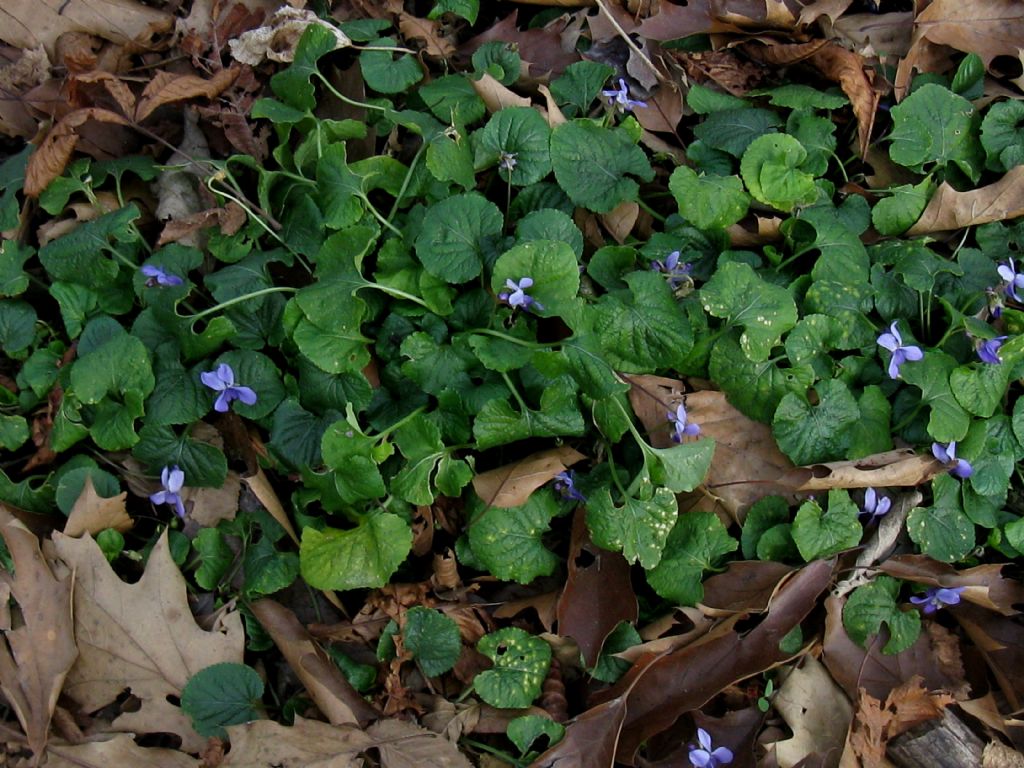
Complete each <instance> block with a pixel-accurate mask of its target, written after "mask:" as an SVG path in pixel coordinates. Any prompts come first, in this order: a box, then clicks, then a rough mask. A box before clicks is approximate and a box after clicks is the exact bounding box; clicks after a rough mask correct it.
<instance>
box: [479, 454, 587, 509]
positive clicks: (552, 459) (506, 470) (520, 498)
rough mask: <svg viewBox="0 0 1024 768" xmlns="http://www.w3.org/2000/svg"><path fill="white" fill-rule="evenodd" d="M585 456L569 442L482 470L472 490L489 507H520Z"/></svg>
mask: <svg viewBox="0 0 1024 768" xmlns="http://www.w3.org/2000/svg"><path fill="white" fill-rule="evenodd" d="M585 458H586V456H584V455H583V454H582V453H580V452H579V451H577V450H575V449H573V448H570V447H569V446H567V445H563V446H561V447H560V448H552V449H551V450H547V451H541V452H540V453H534V454H532V455H530V456H527V457H526V458H525V459H520V460H519V461H517V462H514V463H512V464H506V465H505V466H504V467H498V468H497V469H491V470H488V471H487V472H481V473H480V474H479V475H477V476H476V477H474V478H473V490H474V491H476V494H477V496H479V497H480V498H481V499H483V501H484V503H485V504H487V505H488V506H491V507H503V508H507V507H518V506H519V505H520V504H525V503H526V500H527V499H529V498H530V494H531V493H533V492H534V491H535V490H537V489H538V488H540V487H541V486H542V485H544V484H545V483H547V482H550V481H551V480H553V479H554V477H555V475H557V474H558V473H559V472H564V471H565V470H566V469H568V468H569V467H571V466H572V465H573V464H576V463H577V462H580V461H583V459H585Z"/></svg>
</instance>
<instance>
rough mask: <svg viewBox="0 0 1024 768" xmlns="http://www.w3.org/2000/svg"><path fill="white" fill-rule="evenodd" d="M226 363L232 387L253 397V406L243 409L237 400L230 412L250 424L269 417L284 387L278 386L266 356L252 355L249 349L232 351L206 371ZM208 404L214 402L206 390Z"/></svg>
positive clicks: (279, 400) (213, 393)
mask: <svg viewBox="0 0 1024 768" xmlns="http://www.w3.org/2000/svg"><path fill="white" fill-rule="evenodd" d="M223 363H226V364H227V365H230V366H231V370H233V371H234V372H235V383H236V384H238V385H240V386H246V387H249V388H250V389H252V390H253V391H254V392H255V393H256V403H255V404H253V405H246V404H245V403H243V402H242V401H240V400H236V401H235V402H233V403H232V404H231V409H232V410H233V411H234V412H235V413H237V414H239V415H240V416H244V417H245V418H247V419H252V420H254V421H256V420H258V419H262V418H263V417H264V416H267V415H269V414H270V413H271V412H273V410H274V409H275V408H276V407H277V405H278V403H280V402H281V400H283V399H284V395H285V391H284V385H283V384H282V383H281V374H280V372H279V371H278V370H277V366H275V365H274V363H273V361H272V360H271V359H270V358H269V357H267V356H266V355H264V354H262V353H260V352H253V351H252V350H249V349H242V350H232V351H230V352H225V353H224V354H223V355H221V356H220V357H218V358H217V359H216V360H215V361H214V362H213V363H212V364H211V365H210V368H209V370H216V369H217V367H218V366H220V365H221V364H223ZM208 392H209V397H210V403H211V405H212V403H213V401H214V400H215V397H216V393H215V392H213V391H212V390H208Z"/></svg>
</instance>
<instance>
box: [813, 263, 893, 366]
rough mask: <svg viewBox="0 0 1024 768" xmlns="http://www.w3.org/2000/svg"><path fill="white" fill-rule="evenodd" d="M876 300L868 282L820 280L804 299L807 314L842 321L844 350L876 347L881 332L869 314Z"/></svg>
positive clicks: (842, 346)
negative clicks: (866, 314) (829, 316)
mask: <svg viewBox="0 0 1024 768" xmlns="http://www.w3.org/2000/svg"><path fill="white" fill-rule="evenodd" d="M872 298H873V294H872V290H871V286H869V285H868V284H867V283H846V282H836V281H834V280H817V281H815V282H814V283H812V284H811V287H810V288H809V289H808V290H807V294H806V295H805V296H804V306H803V310H804V312H806V313H808V314H815V313H817V314H829V315H831V316H832V317H833V318H834V319H835V320H838V321H839V328H840V329H841V334H840V342H841V347H840V348H841V349H856V348H857V347H864V346H868V345H871V344H874V342H875V340H876V338H877V337H878V332H877V331H876V330H875V326H874V324H873V323H872V321H870V320H868V318H867V317H866V316H865V313H866V312H868V311H870V308H871V301H872Z"/></svg>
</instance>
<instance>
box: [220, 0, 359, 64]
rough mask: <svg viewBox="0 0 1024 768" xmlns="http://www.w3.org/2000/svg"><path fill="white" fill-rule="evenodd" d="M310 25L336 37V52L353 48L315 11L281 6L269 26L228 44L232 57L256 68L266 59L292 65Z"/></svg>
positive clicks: (338, 31) (243, 34)
mask: <svg viewBox="0 0 1024 768" xmlns="http://www.w3.org/2000/svg"><path fill="white" fill-rule="evenodd" d="M295 4H296V5H298V3H295ZM310 24H320V25H321V26H323V27H324V28H325V29H326V30H328V31H329V32H330V33H331V34H332V35H334V48H335V49H337V48H347V47H348V46H350V45H352V41H351V40H349V39H348V36H347V35H345V33H344V32H342V31H341V30H340V29H338V27H336V26H335V25H333V24H329V23H328V22H326V21H324V20H323V19H320V18H319V17H317V15H316V14H315V13H313V11H310V10H305V9H303V8H292V7H289V6H287V5H282V6H281V7H280V8H278V10H277V13H275V14H274V16H273V18H272V19H271V20H270V23H269V24H267V25H266V26H262V27H259V28H258V29H250V30H249V31H247V32H243V33H242V34H241V35H239V36H238V38H237V39H235V40H229V41H228V47H229V48H230V49H231V56H232V57H233V58H234V59H235V61H238V62H241V63H242V64H248V65H250V66H253V67H255V66H258V65H260V64H262V63H263V61H264V60H266V59H269V60H270V61H278V62H285V63H287V62H291V61H293V60H294V59H295V48H296V47H297V46H298V43H299V40H300V39H301V38H302V34H303V33H304V32H305V31H306V27H308V26H309V25H310Z"/></svg>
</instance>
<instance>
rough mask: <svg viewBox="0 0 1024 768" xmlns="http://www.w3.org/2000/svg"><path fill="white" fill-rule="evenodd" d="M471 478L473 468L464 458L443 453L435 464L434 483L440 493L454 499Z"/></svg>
mask: <svg viewBox="0 0 1024 768" xmlns="http://www.w3.org/2000/svg"><path fill="white" fill-rule="evenodd" d="M472 479H473V470H472V468H471V467H470V466H469V464H467V463H466V461H465V460H464V459H457V458H455V457H454V456H451V455H445V456H442V457H441V460H440V461H439V462H438V464H437V475H436V476H435V477H434V483H435V484H436V485H437V490H438V491H440V492H441V494H442V495H444V496H448V497H450V498H453V499H455V498H458V497H459V495H460V494H461V493H462V489H463V488H465V487H466V486H467V485H469V482H470V480H472Z"/></svg>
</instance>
